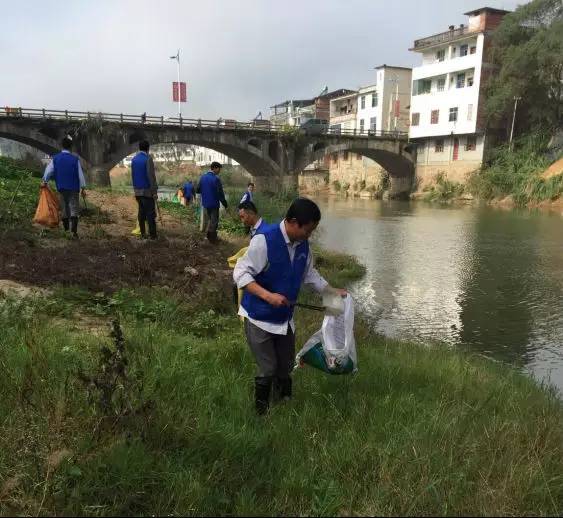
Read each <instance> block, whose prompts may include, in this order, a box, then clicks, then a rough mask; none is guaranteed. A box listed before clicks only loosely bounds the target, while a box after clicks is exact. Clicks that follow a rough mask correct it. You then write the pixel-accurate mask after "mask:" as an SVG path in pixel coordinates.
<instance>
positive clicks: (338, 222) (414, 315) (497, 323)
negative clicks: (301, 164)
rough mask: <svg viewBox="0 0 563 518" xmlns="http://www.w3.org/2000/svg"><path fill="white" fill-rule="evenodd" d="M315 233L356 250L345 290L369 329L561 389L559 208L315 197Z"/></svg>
mask: <svg viewBox="0 0 563 518" xmlns="http://www.w3.org/2000/svg"><path fill="white" fill-rule="evenodd" d="M317 201H318V202H319V205H320V206H321V210H322V213H323V218H322V221H321V225H320V226H319V230H318V237H317V240H318V241H319V242H320V244H321V245H323V246H324V247H326V248H328V249H332V250H337V251H341V252H346V253H348V254H352V255H354V256H356V257H357V258H358V259H359V260H360V262H362V263H363V264H364V265H365V266H366V268H367V275H366V277H365V278H363V279H362V280H361V281H360V282H358V283H356V284H355V285H354V286H353V287H352V288H351V292H352V294H353V296H354V297H355V300H356V303H357V305H358V306H359V307H360V308H361V309H362V310H363V311H364V312H365V313H366V314H367V315H368V316H369V317H370V319H371V322H372V323H373V326H374V328H375V330H376V331H378V332H379V333H381V334H384V335H386V336H390V337H395V338H406V339H413V340H414V341H419V342H428V341H440V342H443V343H445V344H451V345H462V346H467V347H469V348H470V349H471V350H473V351H475V352H478V353H481V354H483V355H485V356H487V357H489V358H493V359H495V360H499V361H503V362H507V363H511V364H515V365H517V366H519V367H521V368H522V369H525V370H527V371H529V372H531V373H533V374H534V375H535V376H536V377H537V378H538V379H542V380H550V381H551V382H552V383H553V384H554V385H556V386H557V387H558V389H559V390H560V392H561V393H563V217H561V216H560V215H558V214H550V213H539V212H538V213H534V212H530V211H516V210H514V211H503V210H499V209H492V208H486V207H485V208H476V207H469V206H467V207H437V206H432V205H427V204H424V203H412V202H411V203H409V202H395V201H372V200H358V199H348V200H345V199H337V198H328V199H319V200H317Z"/></svg>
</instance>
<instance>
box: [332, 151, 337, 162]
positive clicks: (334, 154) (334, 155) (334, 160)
mask: <svg viewBox="0 0 563 518" xmlns="http://www.w3.org/2000/svg"><path fill="white" fill-rule="evenodd" d="M332 163H333V164H337V163H338V153H333V154H332Z"/></svg>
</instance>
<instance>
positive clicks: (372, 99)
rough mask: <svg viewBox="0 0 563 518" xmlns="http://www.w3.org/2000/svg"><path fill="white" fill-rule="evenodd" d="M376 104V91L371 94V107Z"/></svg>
mask: <svg viewBox="0 0 563 518" xmlns="http://www.w3.org/2000/svg"><path fill="white" fill-rule="evenodd" d="M376 106H377V92H374V93H373V94H372V96H371V107H372V108H375V107H376Z"/></svg>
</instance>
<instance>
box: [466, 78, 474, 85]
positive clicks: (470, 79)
mask: <svg viewBox="0 0 563 518" xmlns="http://www.w3.org/2000/svg"><path fill="white" fill-rule="evenodd" d="M467 86H473V76H469V77H468V78H467Z"/></svg>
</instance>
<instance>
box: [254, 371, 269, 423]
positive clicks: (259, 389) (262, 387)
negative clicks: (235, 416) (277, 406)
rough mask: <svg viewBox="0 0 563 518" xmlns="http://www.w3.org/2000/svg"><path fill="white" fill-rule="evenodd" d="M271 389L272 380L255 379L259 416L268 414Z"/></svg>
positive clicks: (255, 395)
mask: <svg viewBox="0 0 563 518" xmlns="http://www.w3.org/2000/svg"><path fill="white" fill-rule="evenodd" d="M271 387H272V378H255V379H254V403H255V405H256V413H257V414H258V415H265V414H267V413H268V408H269V406H270V391H271Z"/></svg>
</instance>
